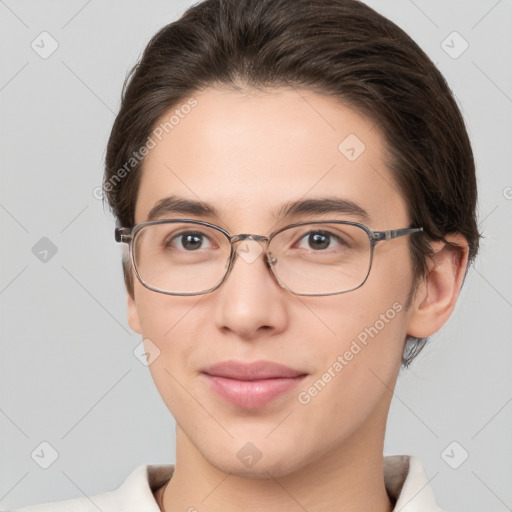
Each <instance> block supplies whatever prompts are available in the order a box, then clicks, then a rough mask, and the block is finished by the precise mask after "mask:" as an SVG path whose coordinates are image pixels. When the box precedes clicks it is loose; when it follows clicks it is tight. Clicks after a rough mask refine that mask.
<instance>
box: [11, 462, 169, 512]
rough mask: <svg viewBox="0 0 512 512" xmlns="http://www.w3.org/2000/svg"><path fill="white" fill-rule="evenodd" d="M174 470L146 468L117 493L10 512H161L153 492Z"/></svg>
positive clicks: (139, 467) (116, 491)
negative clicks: (99, 511)
mask: <svg viewBox="0 0 512 512" xmlns="http://www.w3.org/2000/svg"><path fill="white" fill-rule="evenodd" d="M173 469H174V466H172V465H152V464H144V465H141V466H138V467H137V468H135V469H134V470H133V471H132V472H131V473H130V474H129V475H128V477H127V478H126V479H125V480H124V482H123V483H122V484H121V485H120V486H119V487H118V488H117V489H115V490H113V491H107V492H102V493H100V494H95V495H93V496H81V497H79V498H72V499H67V500H61V501H53V502H47V503H40V504H37V505H30V506H27V507H22V508H18V509H14V510H11V511H10V512H98V510H101V511H102V512H121V511H122V512H160V508H159V507H158V504H157V503H156V501H155V498H154V495H153V492H154V491H155V490H156V489H158V487H160V486H161V485H163V484H164V483H165V482H166V481H168V480H169V478H170V477H171V476H172V472H173Z"/></svg>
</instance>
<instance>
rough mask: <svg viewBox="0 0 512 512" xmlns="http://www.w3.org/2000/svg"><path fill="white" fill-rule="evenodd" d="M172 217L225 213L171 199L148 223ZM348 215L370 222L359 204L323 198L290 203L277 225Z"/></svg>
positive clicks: (158, 207) (281, 209) (201, 203)
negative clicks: (302, 218) (294, 219)
mask: <svg viewBox="0 0 512 512" xmlns="http://www.w3.org/2000/svg"><path fill="white" fill-rule="evenodd" d="M169 214H179V215H194V216H197V217H210V218H213V217H217V218H219V219H220V218H222V217H223V212H221V211H219V210H217V208H215V207H214V206H213V205H212V204H210V203H206V202H204V201H196V200H192V199H187V198H184V197H179V196H169V197H165V198H163V199H161V200H160V201H158V202H157V203H156V204H155V205H154V206H153V208H151V210H150V211H149V213H148V216H147V221H152V220H156V219H159V218H162V217H165V216H167V215H169ZM311 214H315V215H322V214H344V215H351V216H353V217H357V218H358V219H360V220H363V221H369V219H370V215H369V214H368V212H367V211H366V210H365V209H364V208H363V207H361V206H359V205H358V204H357V203H355V202H353V201H350V200H348V199H343V198H340V197H333V196H330V197H320V198H313V199H298V200H295V201H287V202H285V203H283V204H282V205H280V206H279V208H278V209H277V210H275V211H274V212H273V216H274V218H275V220H276V221H277V222H280V221H282V220H284V219H287V218H289V217H298V216H300V215H311Z"/></svg>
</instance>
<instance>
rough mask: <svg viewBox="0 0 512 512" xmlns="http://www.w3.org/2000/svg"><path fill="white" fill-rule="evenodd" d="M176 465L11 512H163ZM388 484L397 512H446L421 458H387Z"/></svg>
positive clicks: (141, 470)
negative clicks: (162, 493)
mask: <svg viewBox="0 0 512 512" xmlns="http://www.w3.org/2000/svg"><path fill="white" fill-rule="evenodd" d="M173 471H174V465H155V464H144V465H141V466H138V467H137V468H136V469H135V470H133V471H132V473H130V474H129V475H128V477H127V478H126V480H125V481H124V482H123V483H122V484H121V485H120V486H119V487H118V488H117V489H116V490H114V491H109V492H103V493H101V494H95V495H94V496H82V497H80V498H73V499H68V500H61V501H54V502H49V503H41V504H39V505H31V506H28V507H23V508H19V509H15V510H12V511H11V512H98V510H101V511H102V512H160V508H159V506H158V504H157V502H156V500H155V497H154V492H156V490H157V489H158V488H160V487H162V486H163V485H164V484H165V483H166V482H167V481H168V480H169V479H170V478H171V476H172V473H173ZM384 483H385V485H386V491H387V493H388V495H389V496H390V498H391V499H392V500H393V501H395V502H396V503H395V507H394V508H393V511H394V512H442V510H441V509H440V508H439V507H438V506H437V505H436V502H435V499H434V495H433V493H432V489H431V487H430V484H429V480H428V478H427V476H426V474H425V471H424V469H423V466H422V464H421V462H420V460H419V459H418V458H417V457H414V456H410V455H391V456H387V457H384Z"/></svg>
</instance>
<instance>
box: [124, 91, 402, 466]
mask: <svg viewBox="0 0 512 512" xmlns="http://www.w3.org/2000/svg"><path fill="white" fill-rule="evenodd" d="M193 97H194V98H195V100H196V102H197V104H196V105H195V106H194V107H193V108H191V109H183V110H182V112H184V111H185V110H186V111H187V112H188V113H187V114H186V115H183V114H182V115H181V116H180V117H179V122H176V124H174V125H173V128H172V130H168V133H165V131H164V133H160V132H161V131H162V130H160V132H158V133H159V138H161V140H160V141H159V140H158V139H156V138H155V141H156V142H157V144H156V146H155V147H154V148H153V149H151V150H150V152H149V154H148V155H147V157H146V160H145V164H144V169H143V173H142V177H141V182H140V188H139V192H138V197H137V202H136V211H135V221H136V223H140V222H143V221H146V220H147V218H148V213H149V212H150V210H151V209H152V208H153V207H154V206H155V205H156V204H157V203H158V202H159V201H160V200H162V199H164V198H166V197H169V196H179V197H182V198H185V199H189V200H192V201H199V200H200V201H202V202H205V203H209V204H211V205H212V206H213V207H214V208H215V209H216V210H217V214H218V215H217V216H206V215H195V214H190V213H189V214H187V215H183V214H181V213H176V212H169V213H166V214H163V215H162V217H161V218H184V217H186V218H190V219H196V220H206V221H209V222H212V223H214V224H217V225H220V226H222V227H224V228H225V229H227V230H228V231H229V233H230V234H231V235H234V234H238V233H251V234H259V235H268V234H270V233H271V232H272V231H274V230H276V229H279V228H280V227H284V226H286V225H287V224H291V223H293V222H301V221H308V220H326V219H329V220H348V221H355V222H363V220H364V222H363V223H365V224H367V225H368V226H369V227H370V228H371V229H374V230H387V229H397V228H404V227H407V226H408V225H409V219H408V215H407V208H406V204H405V201H404V199H403V198H402V196H401V194H400V192H399V191H398V188H397V187H396V186H395V184H394V181H393V178H392V175H391V173H390V170H389V169H388V168H386V165H385V163H384V162H385V160H386V154H385V145H384V142H383V138H382V136H381V134H380V133H379V131H378V129H377V128H376V127H375V125H374V124H373V123H372V122H371V121H369V120H367V119H366V118H364V117H362V116H360V115H358V114H357V113H356V112H354V111H353V110H352V109H350V108H348V107H347V106H344V105H342V104H340V103H338V102H337V101H335V100H334V99H331V98H327V97H323V96H320V95H318V94H316V93H313V92H310V91H307V90H294V89H287V88H279V89H273V90H268V91H265V92H249V93H244V94H242V93H238V92H232V91H227V90H220V89H206V90H204V91H202V92H200V93H197V94H194V95H193ZM184 103H185V102H184ZM176 108H179V106H178V107H176ZM174 111H175V108H173V109H172V112H169V113H166V115H165V116H163V117H162V122H165V121H166V120H168V119H169V117H170V115H172V113H173V112H174ZM347 137H348V139H347ZM363 144H364V146H363ZM325 197H329V198H333V197H336V198H339V199H343V200H346V201H351V202H352V203H355V204H357V205H358V206H359V207H360V208H361V209H363V210H364V211H365V212H366V213H367V218H366V219H363V218H362V217H361V216H360V214H358V213H356V212H352V213H351V212H341V211H340V212H338V211H336V212H330V213H321V214H318V213H317V214H312V213H307V214H303V215H299V216H296V217H287V218H285V219H281V220H276V218H275V217H274V212H275V211H276V210H278V209H279V208H280V207H281V206H282V205H283V204H284V203H287V202H293V201H296V200H304V199H319V198H325ZM252 244H255V245H256V246H257V242H250V243H249V245H252ZM249 245H246V247H249ZM261 247H263V245H262V246H261ZM411 283H412V265H411V260H410V253H409V249H408V237H403V238H397V239H394V240H392V241H388V242H381V243H378V244H377V246H376V248H375V253H374V260H373V265H372V270H371V272H370V275H369V277H368V279H367V281H366V283H365V284H364V285H363V286H361V287H360V288H358V289H356V290H353V291H351V292H348V293H344V294H338V295H330V296H298V295H294V294H292V293H290V292H289V291H287V290H285V289H283V288H282V287H281V286H280V285H279V284H278V283H277V282H276V280H275V279H274V278H273V277H272V275H271V273H270V272H269V270H268V268H267V266H266V264H265V260H264V254H261V255H260V256H259V257H258V258H256V259H255V260H253V261H249V259H248V261H246V260H244V259H243V258H241V257H238V258H237V259H236V261H235V264H234V267H233V269H232V271H231V273H230V274H229V276H228V278H227V280H225V281H224V283H223V284H222V285H221V286H220V287H219V288H218V289H217V290H215V291H213V292H211V293H208V294H204V295H197V296H172V295H165V294H162V293H157V292H154V291H151V290H148V289H147V288H145V287H143V286H142V285H141V284H140V283H139V281H138V280H137V279H134V285H135V288H134V298H133V299H132V298H131V297H129V298H128V312H129V323H130V326H131V327H132V329H134V330H135V331H136V332H138V333H140V334H141V336H142V337H143V339H144V340H145V344H146V348H147V350H148V352H150V353H156V354H158V356H157V357H156V358H155V359H154V361H153V362H152V363H151V364H150V366H149V368H150V371H151V374H152V376H153V379H154V381H155V383H156V386H157V388H158V390H159V393H160V395H161V396H162V399H163V400H164V402H165V404H166V405H167V407H168V408H169V410H170V411H171V412H172V414H173V416H174V418H175V419H176V423H177V429H178V454H179V452H180V444H181V446H182V449H183V450H185V449H186V450H188V451H189V452H190V453H192V452H193V453H194V454H195V455H197V456H198V457H200V458H201V460H203V461H206V462H207V463H209V464H211V465H212V466H214V467H216V468H218V469H221V470H223V471H226V472H231V473H234V474H239V475H253V476H264V475H266V474H267V472H268V473H270V474H272V475H276V476H282V475H286V474H289V473H291V472H293V471H297V470H299V469H301V468H305V467H306V466H308V465H310V464H315V463H316V462H317V461H318V460H320V459H323V460H326V459H328V458H329V457H332V458H335V457H336V456H337V454H338V453H340V451H341V450H343V451H344V452H345V453H346V452H350V451H351V450H359V452H360V451H361V450H364V449H369V448H371V447H373V449H374V450H376V451H378V446H379V443H380V442H382V438H383V435H384V428H385V421H386V416H387V411H388V407H389V402H390V399H391V391H390V390H391V389H393V387H394V384H395V379H396V376H397V373H398V370H399V367H400V362H401V355H402V352H403V346H404V341H405V337H406V333H407V316H408V312H407V311H406V308H405V304H406V302H407V298H408V295H409V292H410V289H411ZM226 362H229V364H226V365H220V366H218V367H217V370H215V369H214V368H213V369H212V367H213V366H214V365H219V364H220V363H226ZM255 362H258V363H262V362H263V363H262V364H261V365H260V366H255V367H250V366H247V365H250V364H252V363H255ZM265 362H266V363H269V362H270V363H276V364H278V365H283V366H285V367H287V368H288V370H287V371H285V370H283V369H282V368H280V369H279V370H276V369H275V368H274V367H271V366H270V367H269V366H268V365H266V364H265ZM251 369H252V370H254V371H255V372H256V373H255V374H252V377H255V378H256V380H254V381H253V382H252V383H250V382H247V380H246V379H247V378H249V377H248V373H249V374H250V370H251ZM237 372H240V373H237ZM265 372H267V373H266V374H265ZM287 372H288V373H287ZM266 377H267V378H266ZM269 377H272V378H269ZM265 380H266V382H265ZM185 447H187V448H185ZM381 453H382V452H381ZM178 456H179V455H178ZM258 459H259V460H258ZM254 461H256V462H254Z"/></svg>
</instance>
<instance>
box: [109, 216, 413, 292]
mask: <svg viewBox="0 0 512 512" xmlns="http://www.w3.org/2000/svg"><path fill="white" fill-rule="evenodd" d="M421 231H423V228H404V229H392V230H388V231H373V230H371V229H370V228H368V227H367V226H365V225H363V224H358V223H356V222H348V221H342V220H318V221H309V222H299V223H297V224H291V225H289V226H286V227H284V228H281V229H278V230H277V231H274V232H273V233H271V234H270V235H269V236H261V235H251V234H240V235H233V236H231V235H230V234H229V233H228V232H227V231H225V230H224V229H222V228H221V227H219V226H216V225H215V224H210V223H209V222H205V221H198V220H190V219H163V220H155V221H149V222H142V223H140V224H137V225H135V226H134V227H132V228H127V227H118V228H116V230H115V238H116V241H117V242H121V243H127V244H129V254H130V260H131V262H132V265H133V268H134V270H135V274H136V276H137V278H138V280H139V281H140V282H141V284H142V285H143V286H145V287H146V288H148V289H150V290H153V291H155V292H160V293H165V294H168V295H200V294H204V293H210V292H212V291H214V290H216V289H217V288H218V287H219V286H220V285H221V284H222V283H223V282H224V281H225V280H226V278H227V276H228V275H229V273H230V272H231V269H232V268H233V265H234V262H235V259H236V257H237V256H240V257H241V258H242V259H243V260H245V261H246V263H252V262H254V261H255V260H256V259H257V258H258V257H259V255H260V254H262V253H263V252H265V261H266V265H267V268H268V269H269V270H270V272H271V274H272V275H273V276H274V278H275V280H276V281H277V283H278V284H279V285H280V286H281V287H282V288H284V289H285V290H288V291H289V292H291V293H293V294H295V295H336V294H340V293H346V292H349V291H352V290H356V289H357V288H360V287H361V286H362V285H363V284H364V283H365V282H366V280H367V278H368V275H369V274H370V269H371V267H372V261H373V253H374V249H375V245H376V244H377V243H378V242H387V241H389V240H392V239H394V238H398V237H401V236H406V235H411V234H413V233H418V232H421ZM246 240H252V241H254V242H259V243H258V244H257V245H256V246H253V249H252V250H250V248H249V244H247V243H245V244H243V245H240V244H241V242H244V241H246ZM261 242H265V243H266V247H265V250H264V249H263V248H262V246H261V244H260V243H261Z"/></svg>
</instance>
